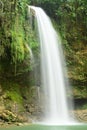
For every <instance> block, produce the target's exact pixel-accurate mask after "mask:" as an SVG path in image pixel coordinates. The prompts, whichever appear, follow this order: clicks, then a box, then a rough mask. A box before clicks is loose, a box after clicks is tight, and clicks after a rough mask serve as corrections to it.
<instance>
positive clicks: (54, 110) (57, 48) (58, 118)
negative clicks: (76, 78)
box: [29, 6, 70, 124]
mask: <svg viewBox="0 0 87 130" xmlns="http://www.w3.org/2000/svg"><path fill="white" fill-rule="evenodd" d="M30 9H31V10H33V12H34V15H35V18H36V20H37V26H38V33H39V41H40V53H41V54H40V55H41V76H42V86H43V88H44V93H45V98H46V101H45V104H44V106H45V109H44V110H45V116H44V120H45V121H46V122H49V123H63V124H64V123H68V122H70V115H69V110H68V105H67V97H66V89H65V88H66V84H65V79H64V68H63V67H64V66H63V64H64V58H63V52H62V47H61V40H60V36H59V35H58V34H57V33H56V31H55V29H54V28H53V25H52V23H51V20H50V18H49V17H48V16H47V15H46V13H45V12H44V11H43V10H42V9H41V8H40V7H35V6H29V10H30Z"/></svg>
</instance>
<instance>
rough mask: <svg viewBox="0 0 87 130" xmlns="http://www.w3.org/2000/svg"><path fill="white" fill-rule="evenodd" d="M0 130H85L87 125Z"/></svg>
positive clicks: (24, 127) (37, 126) (3, 129)
mask: <svg viewBox="0 0 87 130" xmlns="http://www.w3.org/2000/svg"><path fill="white" fill-rule="evenodd" d="M0 130H87V125H86V124H85V125H73V126H72V125H69V126H47V125H46V126H45V125H29V126H17V127H10V128H0Z"/></svg>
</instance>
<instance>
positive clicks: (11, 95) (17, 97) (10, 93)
mask: <svg viewBox="0 0 87 130" xmlns="http://www.w3.org/2000/svg"><path fill="white" fill-rule="evenodd" d="M2 87H3V92H4V94H5V98H6V99H9V100H11V101H13V102H17V103H22V96H21V92H20V86H19V85H18V84H16V83H14V82H11V81H10V82H9V81H5V82H3V83H2Z"/></svg>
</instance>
